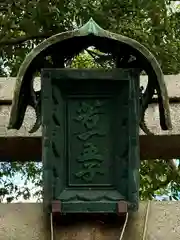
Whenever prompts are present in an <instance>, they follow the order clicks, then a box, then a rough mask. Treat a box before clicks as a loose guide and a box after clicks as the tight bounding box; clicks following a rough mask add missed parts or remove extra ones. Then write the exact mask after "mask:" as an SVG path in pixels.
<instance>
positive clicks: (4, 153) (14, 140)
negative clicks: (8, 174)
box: [0, 135, 180, 162]
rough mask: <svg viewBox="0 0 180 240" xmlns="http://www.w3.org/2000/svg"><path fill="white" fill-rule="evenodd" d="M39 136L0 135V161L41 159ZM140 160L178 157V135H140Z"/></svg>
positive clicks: (179, 155) (179, 138)
mask: <svg viewBox="0 0 180 240" xmlns="http://www.w3.org/2000/svg"><path fill="white" fill-rule="evenodd" d="M41 153H42V146H41V137H0V161H1V162H3V161H5V162H13V161H20V162H26V161H33V162H40V161H41ZM140 156H141V160H150V159H172V158H180V135H157V136H147V135H141V136H140Z"/></svg>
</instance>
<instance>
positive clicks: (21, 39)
mask: <svg viewBox="0 0 180 240" xmlns="http://www.w3.org/2000/svg"><path fill="white" fill-rule="evenodd" d="M52 35H53V33H52V32H46V33H38V34H36V35H31V36H29V35H28V36H20V37H17V38H12V39H9V40H2V41H0V47H3V46H6V45H17V44H21V43H24V42H26V41H28V40H34V39H41V38H48V37H51V36H52Z"/></svg>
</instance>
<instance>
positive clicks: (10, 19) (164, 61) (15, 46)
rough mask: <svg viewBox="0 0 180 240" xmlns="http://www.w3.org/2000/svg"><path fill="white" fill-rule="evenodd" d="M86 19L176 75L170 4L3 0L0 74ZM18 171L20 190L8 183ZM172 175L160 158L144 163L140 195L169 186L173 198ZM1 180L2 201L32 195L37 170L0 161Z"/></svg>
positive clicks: (179, 62)
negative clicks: (21, 177) (137, 45)
mask: <svg viewBox="0 0 180 240" xmlns="http://www.w3.org/2000/svg"><path fill="white" fill-rule="evenodd" d="M90 17H92V18H93V19H94V20H95V21H96V22H97V23H98V24H99V25H100V26H102V27H103V28H105V29H107V30H110V31H114V32H117V33H120V34H122V35H125V36H128V37H131V38H133V39H136V40H137V41H139V42H140V43H142V44H143V45H145V46H146V47H147V48H148V49H149V50H150V51H151V52H152V53H153V54H154V55H155V56H156V57H157V60H158V61H159V63H160V65H161V67H162V69H163V72H164V74H176V73H178V72H179V69H180V55H179V52H180V51H179V50H180V39H179V38H180V34H179V31H180V28H179V23H180V13H179V12H173V11H172V9H171V8H170V1H168V0H154V1H147V0H136V1H135V0H124V1H123V0H96V1H93V0H83V1H82V0H81V1H80V0H72V1H67V0H53V1H52V0H51V1H50V0H29V1H27V0H18V1H17V0H6V1H4V2H3V3H1V6H0V76H6V75H8V74H9V75H11V76H16V74H17V71H18V69H19V67H20V65H21V63H22V61H23V60H24V58H25V56H26V55H27V53H28V52H30V51H31V50H32V49H33V48H34V47H35V46H36V45H37V44H38V43H39V42H41V41H42V40H44V39H45V38H47V37H49V36H51V35H53V34H55V33H59V32H62V31H67V30H72V29H74V28H76V27H80V26H82V25H83V24H84V23H85V22H87V21H88V20H89V18H90ZM90 62H91V61H90V59H89V58H87V55H83V56H78V57H77V58H76V60H75V61H74V63H73V64H74V65H73V66H74V67H77V66H82V64H84V65H83V67H88V66H90ZM93 67H94V66H93ZM18 172H20V173H22V174H23V175H24V177H25V185H26V187H25V189H24V192H23V191H22V189H19V188H18V186H16V185H15V184H13V183H12V182H10V177H14V176H15V175H16V174H17V173H18ZM171 172H172V171H171V169H170V168H169V166H168V164H167V163H166V162H165V161H163V160H161V161H160V160H157V161H151V162H150V161H144V162H143V163H142V164H141V188H140V194H141V197H142V198H143V199H147V198H148V199H150V198H152V197H154V196H155V194H159V193H160V194H162V192H163V191H165V188H166V186H167V183H169V184H168V187H169V188H171V190H172V191H173V194H174V197H176V196H177V194H178V190H179V189H180V186H179V184H178V183H179V177H178V176H177V175H175V176H174V175H172V174H171ZM0 176H1V180H0V183H1V184H2V188H0V196H2V198H3V197H4V196H6V195H9V194H11V193H12V192H13V191H14V194H15V195H17V197H18V196H19V195H23V196H24V197H25V198H28V197H30V195H29V194H30V192H29V188H28V180H31V181H34V183H35V185H36V186H40V185H41V177H40V176H41V169H40V168H39V167H37V165H36V164H34V163H27V164H25V165H23V164H20V163H13V164H9V163H3V164H1V172H0ZM163 189H164V190H163ZM28 192H29V193H28ZM10 200H12V199H10Z"/></svg>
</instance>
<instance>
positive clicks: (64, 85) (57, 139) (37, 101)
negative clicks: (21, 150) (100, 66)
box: [8, 18, 172, 213]
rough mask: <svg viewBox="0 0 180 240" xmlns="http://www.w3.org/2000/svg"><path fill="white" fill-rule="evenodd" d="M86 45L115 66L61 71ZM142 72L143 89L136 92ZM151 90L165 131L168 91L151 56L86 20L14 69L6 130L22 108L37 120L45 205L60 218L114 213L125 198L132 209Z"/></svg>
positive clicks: (19, 120)
mask: <svg viewBox="0 0 180 240" xmlns="http://www.w3.org/2000/svg"><path fill="white" fill-rule="evenodd" d="M89 46H95V47H96V48H97V49H98V50H99V51H101V52H103V53H105V54H109V56H110V57H111V58H112V59H113V61H114V68H115V69H111V70H106V71H105V70H104V71H103V70H93V69H91V70H84V69H81V70H72V69H67V67H66V66H67V62H68V61H69V60H71V59H73V57H74V56H76V55H78V54H79V53H80V52H81V51H82V50H83V49H86V48H87V47H89ZM104 57H105V55H104ZM132 57H133V59H134V60H131V58H132ZM49 58H50V59H51V61H48V60H47V59H49ZM42 69H45V70H43V71H42V75H41V90H40V91H37V92H36V91H34V89H33V79H34V76H35V74H36V73H37V72H41V70H42ZM143 70H144V71H146V73H147V75H148V84H147V87H146V90H145V92H144V93H142V94H140V92H139V85H140V79H139V78H140V73H141V71H143ZM155 90H156V91H157V94H158V100H159V110H160V125H161V127H162V129H163V130H167V129H171V127H172V126H171V119H170V112H169V101H168V95H167V89H166V86H165V82H164V76H163V73H162V71H161V68H160V66H159V64H158V62H157V60H156V59H155V57H154V56H153V55H152V54H151V53H150V52H149V50H148V49H146V48H145V47H144V46H142V45H141V44H140V43H138V42H137V41H135V40H133V39H130V38H128V37H125V36H122V35H119V34H115V33H111V32H109V31H106V30H104V29H102V28H101V27H100V26H99V25H98V24H97V23H96V22H94V20H93V19H92V18H91V19H90V20H89V21H88V22H87V23H86V24H85V25H84V26H82V27H81V28H79V29H76V30H73V31H68V32H64V33H60V34H56V35H54V36H52V37H50V38H48V39H46V40H45V41H43V42H42V43H40V44H39V45H38V46H37V47H36V48H35V49H34V50H32V51H31V52H30V53H29V54H28V56H27V57H26V58H25V60H24V62H23V63H22V65H21V67H20V69H19V72H18V76H17V81H16V86H15V91H14V98H13V104H12V108H11V114H10V121H9V127H8V128H15V129H19V128H20V127H21V125H22V123H23V119H24V114H25V111H26V108H27V106H28V105H30V106H32V107H33V108H34V109H35V111H36V115H37V119H36V123H35V126H34V127H33V129H32V130H31V132H34V131H36V130H37V129H38V128H39V127H40V125H41V120H42V138H43V150H42V152H43V166H44V204H45V206H46V207H49V206H50V203H51V201H52V200H57V201H59V202H61V211H62V212H64V213H73V212H86V213H87V212H93V213H94V212H107V213H115V212H117V211H118V210H117V205H118V203H119V202H122V201H125V202H127V203H128V206H129V210H134V211H135V210H137V209H138V201H139V198H138V191H139V161H140V160H139V126H140V127H141V128H142V129H143V130H144V131H145V132H146V133H147V134H149V132H148V131H149V130H148V129H147V128H146V126H145V123H144V114H145V111H146V109H147V107H148V104H149V103H150V102H151V100H152V97H153V95H154V92H155Z"/></svg>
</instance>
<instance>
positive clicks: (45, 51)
mask: <svg viewBox="0 0 180 240" xmlns="http://www.w3.org/2000/svg"><path fill="white" fill-rule="evenodd" d="M91 36H94V38H93V41H92V43H93V44H94V45H98V46H97V47H98V48H102V51H103V50H104V51H105V52H107V51H109V52H112V51H114V52H116V54H117V55H120V54H121V53H120V51H121V50H122V49H123V48H124V49H125V50H126V52H127V54H128V51H130V52H131V54H132V55H135V56H136V57H137V58H138V61H137V62H138V64H139V66H138V67H139V68H141V69H142V70H145V71H146V73H147V74H148V76H149V82H148V86H147V91H146V92H145V94H144V97H143V109H142V114H141V115H142V118H141V121H142V120H143V116H144V112H145V110H146V108H147V107H148V103H149V102H150V101H151V99H152V96H153V94H154V89H157V91H158V96H159V105H160V123H161V127H162V129H163V130H167V129H171V128H172V124H171V119H170V111H169V102H168V94H167V89H166V85H165V82H164V76H163V73H162V70H161V68H160V66H159V64H158V62H157V60H156V59H155V57H154V56H153V55H152V54H151V52H150V51H149V50H148V49H147V48H145V47H144V46H143V45H141V44H140V43H139V42H137V41H135V40H133V39H130V38H128V37H125V36H122V35H120V34H115V33H111V32H109V31H106V30H104V29H102V28H101V27H100V26H99V25H98V24H97V23H95V22H94V20H93V19H92V18H91V19H90V20H89V22H88V23H86V24H85V25H84V26H82V27H81V28H80V29H77V30H73V31H67V32H63V33H59V34H56V35H54V36H52V37H50V38H48V39H46V40H45V41H43V42H42V43H40V44H39V45H38V46H37V47H36V48H35V49H33V50H32V51H31V52H30V53H29V54H28V56H27V57H26V58H25V60H24V62H23V63H22V65H21V67H20V69H19V72H18V75H17V80H16V86H15V91H14V98H13V103H12V109H11V113H10V121H9V126H8V128H9V129H19V128H20V127H21V125H22V122H23V119H24V114H25V111H26V108H27V105H31V106H33V107H34V108H35V110H36V112H37V116H38V123H39V125H40V119H39V118H40V113H39V112H38V108H37V104H36V102H38V101H36V97H35V96H34V93H32V91H33V87H32V83H33V77H34V74H35V73H36V72H37V71H40V69H42V68H44V67H56V68H57V67H64V58H71V57H73V56H74V55H76V54H77V53H79V52H80V51H81V50H82V49H84V48H85V47H87V45H88V40H89V38H90V37H91ZM97 37H99V38H98V39H97ZM105 39H106V40H108V41H109V45H108V46H107V43H106V44H105ZM68 40H71V41H68ZM98 41H100V43H101V44H98V43H99V42H98ZM97 42H98V43H97ZM66 43H67V44H66ZM105 45H106V46H105ZM113 45H114V46H115V48H113ZM74 46H75V47H74ZM121 48H122V49H121ZM58 50H59V52H60V54H59V55H60V56H58V54H57V52H58ZM49 55H51V56H52V57H53V59H54V62H53V64H52V65H50V64H47V65H46V63H47V62H46V60H45V57H46V56H49ZM58 57H59V58H58ZM57 58H58V59H57ZM61 58H62V59H61ZM117 67H121V65H120V66H117ZM39 125H38V127H39ZM35 130H37V128H35V129H34V131H35Z"/></svg>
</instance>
